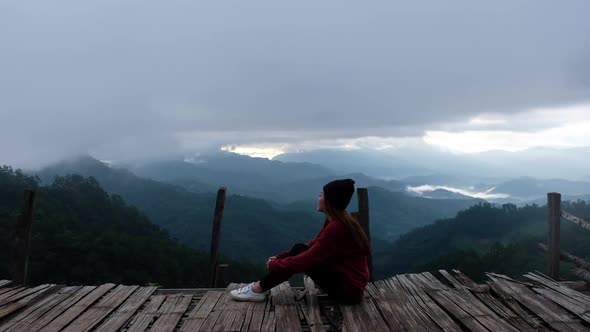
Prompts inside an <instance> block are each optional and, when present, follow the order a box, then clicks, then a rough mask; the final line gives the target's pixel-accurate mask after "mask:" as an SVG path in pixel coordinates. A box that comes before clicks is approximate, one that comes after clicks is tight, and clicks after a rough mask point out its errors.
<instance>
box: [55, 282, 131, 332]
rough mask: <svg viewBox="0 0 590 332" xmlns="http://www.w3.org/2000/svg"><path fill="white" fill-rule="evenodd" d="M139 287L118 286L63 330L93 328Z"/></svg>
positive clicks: (69, 331) (74, 331)
mask: <svg viewBox="0 0 590 332" xmlns="http://www.w3.org/2000/svg"><path fill="white" fill-rule="evenodd" d="M137 288H138V286H124V285H119V286H117V288H115V289H113V290H112V291H110V292H109V293H108V294H106V295H105V296H104V297H103V298H102V299H101V300H100V301H99V302H97V303H96V304H93V305H92V306H90V307H89V308H88V309H87V310H86V311H85V312H84V313H82V314H81V315H80V316H79V317H78V318H76V319H75V320H74V321H72V322H71V323H70V324H69V325H68V326H67V327H66V328H65V329H64V330H63V331H64V332H80V331H89V330H91V329H93V328H94V327H95V326H97V325H98V324H99V323H100V322H101V321H102V320H103V319H104V318H105V317H106V316H108V315H109V314H110V313H111V312H113V311H114V310H115V309H116V308H117V307H119V306H120V305H121V303H123V302H124V301H125V300H126V299H127V298H128V297H129V296H130V295H131V294H132V293H133V292H135V290H136V289H137Z"/></svg>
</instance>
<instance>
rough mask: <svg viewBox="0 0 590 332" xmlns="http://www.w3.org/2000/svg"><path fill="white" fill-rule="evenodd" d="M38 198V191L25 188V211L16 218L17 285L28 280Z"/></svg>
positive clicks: (14, 263)
mask: <svg viewBox="0 0 590 332" xmlns="http://www.w3.org/2000/svg"><path fill="white" fill-rule="evenodd" d="M36 198H37V193H36V192H35V191H34V190H25V192H24V207H23V213H22V214H21V215H18V216H17V218H16V227H15V236H14V247H13V255H12V268H11V270H12V282H13V283H14V284H16V285H26V284H27V282H28V277H29V276H28V269H29V255H30V250H31V230H32V226H33V216H34V214H35V201H36Z"/></svg>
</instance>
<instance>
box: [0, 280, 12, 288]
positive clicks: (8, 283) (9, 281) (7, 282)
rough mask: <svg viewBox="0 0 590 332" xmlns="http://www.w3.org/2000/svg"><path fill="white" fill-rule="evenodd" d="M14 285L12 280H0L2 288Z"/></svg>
mask: <svg viewBox="0 0 590 332" xmlns="http://www.w3.org/2000/svg"><path fill="white" fill-rule="evenodd" d="M11 284H12V281H11V280H0V288H2V287H6V286H9V285H11Z"/></svg>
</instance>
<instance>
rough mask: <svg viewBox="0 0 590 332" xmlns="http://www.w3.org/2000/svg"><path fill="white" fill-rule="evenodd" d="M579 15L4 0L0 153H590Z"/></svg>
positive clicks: (317, 4)
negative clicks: (413, 147) (416, 148)
mask: <svg viewBox="0 0 590 332" xmlns="http://www.w3.org/2000/svg"><path fill="white" fill-rule="evenodd" d="M588 13H590V1H586V0H580V1H539V0H531V1H517V0H507V1H487V2H485V4H484V3H483V2H480V1H428V2H425V1H412V2H411V3H410V2H408V1H407V2H403V3H396V2H394V1H343V0H338V1H302V0H298V1H276V0H271V1H260V0H248V1H241V0H240V1H229V0H225V1H208V2H203V1H195V0H187V1H180V0H168V1H139V0H137V1H130V0H100V1H98V0H88V1H79V0H72V1H61V0H53V1H41V0H40V1H23V0H14V1H13V0H0V115H1V119H0V163H9V164H14V165H17V166H24V167H29V166H30V165H33V164H36V163H41V162H49V161H53V160H55V159H60V158H63V157H65V156H68V155H70V154H76V153H91V154H93V155H95V156H97V157H99V158H101V159H114V160H119V159H128V158H142V157H151V156H159V155H166V154H174V153H178V152H193V151H203V150H205V149H219V148H221V147H224V149H226V150H233V151H242V152H246V153H247V152H248V151H250V152H252V151H255V150H254V149H258V151H262V155H264V154H265V151H266V154H270V155H272V154H275V153H278V152H284V151H292V150H297V149H313V148H315V147H338V146H351V144H352V145H354V144H356V143H355V142H363V145H362V146H364V147H373V146H374V147H376V148H379V147H381V146H394V145H395V144H398V143H400V142H402V143H403V142H408V141H420V142H425V143H427V144H432V145H435V146H442V147H446V148H449V149H450V150H453V151H457V152H477V151H485V150H487V149H496V148H501V149H506V150H511V151H516V150H519V149H524V148H527V147H529V146H539V145H540V146H553V147H568V146H587V145H590V19H588ZM240 149H241V150H240Z"/></svg>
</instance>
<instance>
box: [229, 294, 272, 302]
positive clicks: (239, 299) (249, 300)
mask: <svg viewBox="0 0 590 332" xmlns="http://www.w3.org/2000/svg"><path fill="white" fill-rule="evenodd" d="M229 296H230V297H231V298H232V299H234V300H236V301H240V302H264V301H266V297H265V298H262V299H259V300H258V299H256V300H255V299H244V298H239V297H234V296H233V295H231V294H230V295H229Z"/></svg>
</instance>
